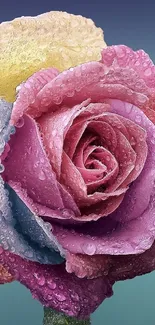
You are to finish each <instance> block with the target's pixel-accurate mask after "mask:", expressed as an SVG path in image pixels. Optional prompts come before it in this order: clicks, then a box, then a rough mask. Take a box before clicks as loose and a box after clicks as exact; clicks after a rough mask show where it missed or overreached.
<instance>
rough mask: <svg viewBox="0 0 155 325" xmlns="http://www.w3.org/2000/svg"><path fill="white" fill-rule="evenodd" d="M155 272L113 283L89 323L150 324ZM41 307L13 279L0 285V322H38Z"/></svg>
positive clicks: (153, 312)
mask: <svg viewBox="0 0 155 325" xmlns="http://www.w3.org/2000/svg"><path fill="white" fill-rule="evenodd" d="M154 306H155V272H152V273H151V274H148V275H144V276H141V277H137V278H135V279H133V280H129V281H124V282H118V283H116V284H115V285H114V295H113V297H111V298H108V299H107V300H105V301H104V302H103V303H102V305H101V306H100V307H99V308H98V309H97V311H96V312H95V313H94V314H93V315H92V325H154V324H155V308H154ZM42 319H43V308H42V306H41V304H40V303H39V302H38V301H36V300H34V299H33V298H32V296H31V293H30V291H29V290H27V289H26V288H25V287H24V286H22V285H20V284H19V283H17V282H14V283H12V284H5V285H1V287H0V325H42Z"/></svg>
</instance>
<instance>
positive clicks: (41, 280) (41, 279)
mask: <svg viewBox="0 0 155 325" xmlns="http://www.w3.org/2000/svg"><path fill="white" fill-rule="evenodd" d="M34 277H35V278H36V280H37V282H38V284H39V285H40V286H41V287H42V286H44V284H45V278H44V276H43V275H39V274H38V273H34Z"/></svg>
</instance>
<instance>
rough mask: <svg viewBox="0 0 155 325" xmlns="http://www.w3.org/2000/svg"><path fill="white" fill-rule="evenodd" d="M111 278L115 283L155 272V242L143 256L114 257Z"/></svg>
mask: <svg viewBox="0 0 155 325" xmlns="http://www.w3.org/2000/svg"><path fill="white" fill-rule="evenodd" d="M111 265H112V266H111V268H110V272H109V277H110V278H111V279H113V280H114V281H120V280H127V279H132V278H134V277H135V276H137V275H143V274H146V273H150V272H152V271H154V270H155V242H154V243H153V245H152V246H151V248H150V249H148V250H147V251H146V252H144V253H143V254H139V255H136V256H135V255H125V256H113V257H112V260H111Z"/></svg>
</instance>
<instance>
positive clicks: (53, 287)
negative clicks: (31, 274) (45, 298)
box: [47, 280, 56, 290]
mask: <svg viewBox="0 0 155 325" xmlns="http://www.w3.org/2000/svg"><path fill="white" fill-rule="evenodd" d="M47 285H48V287H49V288H50V289H52V290H54V289H56V283H55V282H53V281H52V280H48V281H47Z"/></svg>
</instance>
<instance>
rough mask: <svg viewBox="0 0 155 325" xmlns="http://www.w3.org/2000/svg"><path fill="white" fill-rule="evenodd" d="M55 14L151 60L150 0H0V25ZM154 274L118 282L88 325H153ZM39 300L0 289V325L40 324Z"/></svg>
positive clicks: (154, 5) (154, 41)
mask: <svg viewBox="0 0 155 325" xmlns="http://www.w3.org/2000/svg"><path fill="white" fill-rule="evenodd" d="M50 10H61V11H67V12H69V13H74V14H81V15H83V16H85V17H90V18H92V19H93V20H94V21H95V23H96V25H98V26H100V27H102V28H103V30H104V32H105V40H106V42H107V44H109V45H112V44H126V45H128V46H130V47H132V48H133V49H140V48H143V49H144V50H145V51H146V52H148V53H149V54H150V56H151V58H152V59H153V60H154V61H155V35H154V31H155V17H154V13H155V2H154V1H153V0H152V1H150V0H147V1H145V2H144V3H142V2H141V1H139V0H135V1H133V0H130V1H129V2H128V1H126V0H124V1H123V0H107V1H103V0H95V1H93V0H92V2H91V0H90V1H88V0H85V1H84V0H79V1H77V2H75V1H74V0H73V1H69V0H56V1H55V2H54V1H52V0H43V1H40V0H38V1H36V0H31V1H30V0H29V1H28V0H27V1H23V2H18V0H17V2H15V1H14V0H12V1H11V0H10V1H7V0H6V1H3V0H2V1H1V2H0V21H6V20H11V19H13V18H15V17H18V16H23V15H24V16H26V15H31V16H33V15H38V14H40V13H43V12H46V11H50ZM154 305H155V273H154V272H153V273H152V274H149V275H145V276H141V277H137V278H135V279H133V280H130V281H125V282H119V283H117V284H115V286H114V296H113V297H112V298H110V299H107V300H106V301H105V302H104V303H103V304H102V305H101V306H100V307H99V308H98V310H97V311H96V312H95V313H94V314H93V316H92V325H103V324H104V325H116V324H118V325H146V323H147V324H148V325H154V324H155V309H154ZM42 318H43V310H42V306H41V305H40V303H39V302H37V301H35V300H33V299H32V297H31V294H30V292H29V291H28V290H27V289H26V288H25V287H23V286H22V285H20V284H19V283H16V282H14V283H12V284H6V285H4V286H1V287H0V325H21V324H22V325H42Z"/></svg>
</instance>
